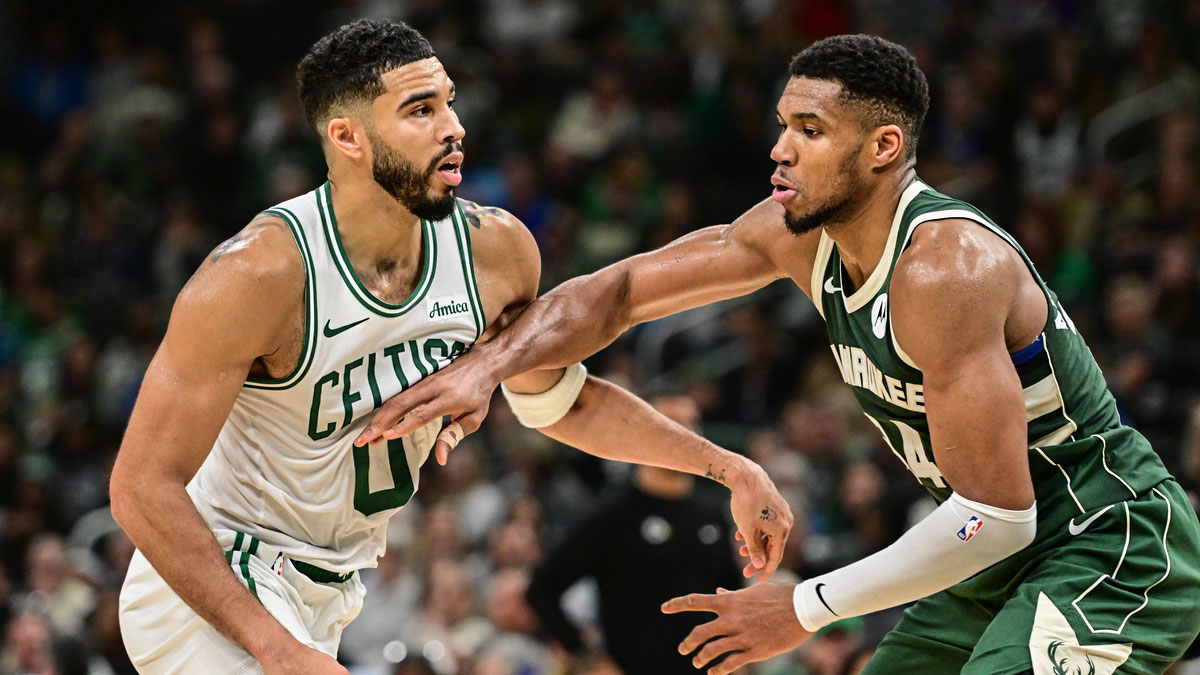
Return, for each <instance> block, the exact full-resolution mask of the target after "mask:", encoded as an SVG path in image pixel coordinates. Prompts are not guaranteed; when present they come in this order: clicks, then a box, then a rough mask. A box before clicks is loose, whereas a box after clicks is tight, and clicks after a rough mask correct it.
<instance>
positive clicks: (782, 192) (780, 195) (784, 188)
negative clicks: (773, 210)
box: [771, 176, 796, 202]
mask: <svg viewBox="0 0 1200 675" xmlns="http://www.w3.org/2000/svg"><path fill="white" fill-rule="evenodd" d="M771 185H773V186H774V189H773V190H772V191H771V199H774V200H775V201H777V202H786V201H787V200H789V199H791V198H792V197H795V196H796V188H794V187H792V186H790V185H788V184H787V183H785V182H784V181H783V179H782V178H780V177H779V176H771Z"/></svg>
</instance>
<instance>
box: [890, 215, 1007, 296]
mask: <svg viewBox="0 0 1200 675" xmlns="http://www.w3.org/2000/svg"><path fill="white" fill-rule="evenodd" d="M1018 262H1019V260H1017V256H1016V251H1015V250H1014V249H1013V248H1012V246H1010V245H1009V244H1007V243H1006V242H1005V241H1004V240H1002V239H1001V238H1000V237H999V236H997V235H996V234H994V233H992V232H991V231H989V230H988V229H987V228H985V227H982V226H981V225H979V224H978V223H976V222H974V221H970V220H965V219H961V218H951V219H946V220H935V221H931V222H928V223H924V224H923V225H921V226H920V227H919V228H917V231H916V232H914V233H913V237H912V243H911V244H910V245H909V246H908V248H907V249H905V250H904V252H903V253H901V254H900V258H899V260H897V261H896V269H895V271H894V272H893V275H892V289H893V294H895V293H896V292H899V293H902V294H909V295H914V294H915V295H927V294H932V295H934V296H940V295H947V296H953V297H957V296H966V297H968V298H975V299H978V298H979V297H983V296H992V297H998V296H1002V295H1004V294H1005V293H1006V292H1011V291H1012V290H1013V286H1014V284H1013V282H1015V281H1016V279H1017V276H1016V273H1017V272H1018V271H1020V270H1019V269H1018V268H1017V265H1015V264H1014V263H1018ZM1022 269H1023V268H1022Z"/></svg>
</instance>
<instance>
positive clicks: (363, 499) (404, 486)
mask: <svg viewBox="0 0 1200 675" xmlns="http://www.w3.org/2000/svg"><path fill="white" fill-rule="evenodd" d="M387 456H388V471H389V472H391V474H392V487H390V488H386V489H383V490H377V491H375V492H371V487H370V486H371V481H370V471H371V446H370V445H364V446H362V447H361V448H358V447H356V448H354V510H356V511H358V512H359V513H361V514H363V515H364V516H369V515H372V514H375V513H379V512H380V511H387V510H388V509H398V508H400V507H401V506H404V505H405V504H407V503H408V500H409V499H411V498H412V496H413V492H414V491H415V488H414V486H413V479H412V473H411V472H410V471H409V470H408V457H407V456H406V455H405V454H404V440H403V439H400V438H395V439H392V440H390V441H388V442H387Z"/></svg>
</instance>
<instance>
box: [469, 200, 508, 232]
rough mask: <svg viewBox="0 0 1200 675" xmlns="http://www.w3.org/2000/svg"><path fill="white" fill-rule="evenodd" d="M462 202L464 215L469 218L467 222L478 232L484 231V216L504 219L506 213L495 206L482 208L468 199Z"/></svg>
mask: <svg viewBox="0 0 1200 675" xmlns="http://www.w3.org/2000/svg"><path fill="white" fill-rule="evenodd" d="M461 201H462V205H463V214H464V215H465V216H466V217H467V222H468V223H470V224H471V227H473V228H475V229H477V230H480V229H483V219H482V216H495V217H496V218H502V217H503V216H504V212H503V211H501V210H500V209H498V208H496V207H495V206H480V205H478V204H476V203H475V202H473V201H470V200H467V199H463V200H461Z"/></svg>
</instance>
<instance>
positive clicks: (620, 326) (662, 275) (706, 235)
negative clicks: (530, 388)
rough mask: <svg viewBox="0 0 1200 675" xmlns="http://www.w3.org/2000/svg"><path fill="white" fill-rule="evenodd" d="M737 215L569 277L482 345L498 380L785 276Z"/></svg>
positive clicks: (751, 225) (583, 354)
mask: <svg viewBox="0 0 1200 675" xmlns="http://www.w3.org/2000/svg"><path fill="white" fill-rule="evenodd" d="M757 224H758V223H757V220H755V219H739V220H738V221H736V222H734V223H733V224H730V225H716V226H713V227H707V228H704V229H702V230H697V231H696V232H693V233H691V234H688V235H685V236H683V237H681V238H679V239H677V240H675V241H674V242H672V243H670V244H668V245H666V246H664V247H663V248H661V249H658V250H656V251H650V252H648V253H643V254H641V255H637V256H634V257H632V258H627V259H625V260H622V261H620V262H617V263H614V264H612V265H609V266H608V267H605V268H604V269H601V270H599V271H597V272H594V273H592V274H589V275H587V276H582V277H578V278H575V279H572V280H570V281H567V282H565V283H563V284H562V285H560V286H558V287H557V288H555V289H554V290H552V291H550V292H549V293H547V294H546V295H544V296H543V297H542V298H540V299H538V300H537V301H536V302H534V303H533V304H531V305H530V306H529V307H528V308H527V309H526V310H525V311H524V312H523V313H522V314H521V316H520V317H519V318H518V319H517V321H516V322H514V323H513V325H512V326H511V327H509V328H508V329H507V330H505V331H503V332H501V333H500V334H499V335H497V336H496V337H495V338H494V339H493V340H491V341H490V342H489V343H488V344H487V345H486V346H484V347H481V351H480V356H479V357H477V358H478V360H479V362H480V363H484V362H486V363H487V364H488V367H490V369H491V371H492V375H491V377H492V379H494V380H496V381H501V380H507V379H508V378H510V377H512V376H514V375H517V374H519V373H524V372H527V371H529V370H533V369H535V368H548V367H564V366H568V365H570V364H572V363H575V362H577V361H581V360H583V359H585V358H587V357H588V356H591V355H592V354H595V353H596V352H598V351H600V350H601V349H603V348H604V347H606V346H608V345H609V344H611V343H612V341H613V340H615V339H617V337H619V336H620V335H621V334H622V333H624V332H625V331H627V330H629V329H630V328H631V327H633V326H636V325H637V324H639V323H643V322H646V321H651V320H654V319H658V318H661V317H664V316H669V315H671V314H675V313H678V312H682V311H684V310H687V309H691V308H693V307H699V306H701V305H707V304H709V303H713V302H716V301H718V300H724V299H726V298H732V297H736V296H739V295H745V294H747V293H750V292H753V291H755V290H757V289H759V288H762V287H763V286H765V285H767V284H769V283H770V282H772V281H775V280H776V279H779V278H781V277H783V276H784V273H783V271H782V270H780V269H779V268H778V267H776V266H775V264H774V263H772V262H771V260H770V258H769V256H768V254H767V251H766V250H765V247H764V246H763V245H762V243H761V242H760V238H761V237H760V233H759V232H756V231H755V228H756V226H757Z"/></svg>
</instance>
